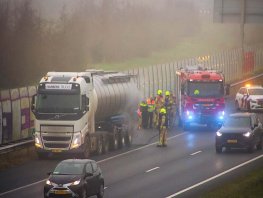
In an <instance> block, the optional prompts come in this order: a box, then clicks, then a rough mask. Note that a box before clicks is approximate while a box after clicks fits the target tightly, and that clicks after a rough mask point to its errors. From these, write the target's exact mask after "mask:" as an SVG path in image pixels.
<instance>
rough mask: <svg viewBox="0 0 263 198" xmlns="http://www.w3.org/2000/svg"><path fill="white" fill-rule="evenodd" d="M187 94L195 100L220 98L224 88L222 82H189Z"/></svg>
mask: <svg viewBox="0 0 263 198" xmlns="http://www.w3.org/2000/svg"><path fill="white" fill-rule="evenodd" d="M187 94H188V95H189V96H191V97H197V98H207V97H222V96H224V86H223V83H222V82H189V83H188V86H187Z"/></svg>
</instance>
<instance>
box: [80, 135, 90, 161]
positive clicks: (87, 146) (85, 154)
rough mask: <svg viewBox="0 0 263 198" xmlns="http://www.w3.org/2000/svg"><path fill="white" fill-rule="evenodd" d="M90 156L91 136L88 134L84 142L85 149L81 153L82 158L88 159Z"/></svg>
mask: <svg viewBox="0 0 263 198" xmlns="http://www.w3.org/2000/svg"><path fill="white" fill-rule="evenodd" d="M89 157H90V138H89V137H88V136H87V137H86V138H85V142H84V144H83V151H82V153H81V158H84V159H87V158H89Z"/></svg>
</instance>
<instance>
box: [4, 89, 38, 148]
mask: <svg viewBox="0 0 263 198" xmlns="http://www.w3.org/2000/svg"><path fill="white" fill-rule="evenodd" d="M35 93H36V87H35V86H30V87H21V88H16V89H10V90H2V91H0V121H1V123H0V144H4V143H8V142H13V141H17V140H21V139H26V138H29V137H31V136H32V130H33V126H34V115H33V114H32V112H31V111H30V103H31V97H32V96H33V95H34V94H35Z"/></svg>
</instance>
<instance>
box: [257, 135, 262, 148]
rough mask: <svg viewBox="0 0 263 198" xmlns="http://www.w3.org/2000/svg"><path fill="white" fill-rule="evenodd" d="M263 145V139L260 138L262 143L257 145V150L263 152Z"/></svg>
mask: <svg viewBox="0 0 263 198" xmlns="http://www.w3.org/2000/svg"><path fill="white" fill-rule="evenodd" d="M262 144H263V140H262V137H261V138H260V141H259V143H258V145H257V150H262Z"/></svg>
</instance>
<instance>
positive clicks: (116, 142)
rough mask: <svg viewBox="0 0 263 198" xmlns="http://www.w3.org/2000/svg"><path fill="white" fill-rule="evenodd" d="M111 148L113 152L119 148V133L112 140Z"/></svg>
mask: <svg viewBox="0 0 263 198" xmlns="http://www.w3.org/2000/svg"><path fill="white" fill-rule="evenodd" d="M111 148H112V150H117V149H118V148H119V137H118V134H117V133H114V134H113V136H112V138H111Z"/></svg>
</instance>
